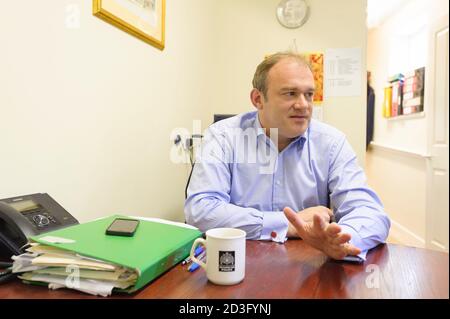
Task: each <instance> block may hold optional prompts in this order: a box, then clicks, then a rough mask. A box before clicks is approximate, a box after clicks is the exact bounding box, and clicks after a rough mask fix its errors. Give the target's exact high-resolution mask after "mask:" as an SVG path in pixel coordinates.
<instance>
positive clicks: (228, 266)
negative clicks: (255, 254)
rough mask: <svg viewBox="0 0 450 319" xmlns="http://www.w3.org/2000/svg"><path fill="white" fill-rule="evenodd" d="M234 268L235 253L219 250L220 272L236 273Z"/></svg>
mask: <svg viewBox="0 0 450 319" xmlns="http://www.w3.org/2000/svg"><path fill="white" fill-rule="evenodd" d="M234 266H235V259H234V251H220V250H219V271H224V272H230V271H234Z"/></svg>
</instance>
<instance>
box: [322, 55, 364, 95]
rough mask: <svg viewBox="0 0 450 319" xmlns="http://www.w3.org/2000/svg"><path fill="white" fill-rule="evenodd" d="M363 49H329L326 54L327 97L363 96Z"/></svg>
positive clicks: (325, 89)
mask: <svg viewBox="0 0 450 319" xmlns="http://www.w3.org/2000/svg"><path fill="white" fill-rule="evenodd" d="M361 54H362V52H361V48H349V49H328V50H327V51H326V52H325V59H324V62H325V74H324V76H325V87H324V91H325V92H324V93H325V96H326V97H332V96H361V76H362V73H361V72H362V71H361V58H362V56H361Z"/></svg>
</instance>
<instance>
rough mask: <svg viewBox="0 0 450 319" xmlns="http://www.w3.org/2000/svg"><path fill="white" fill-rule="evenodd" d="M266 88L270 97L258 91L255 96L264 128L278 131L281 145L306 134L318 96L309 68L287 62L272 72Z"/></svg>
mask: <svg viewBox="0 0 450 319" xmlns="http://www.w3.org/2000/svg"><path fill="white" fill-rule="evenodd" d="M266 85H267V94H266V97H264V96H263V94H262V92H259V91H257V90H256V91H257V92H252V101H253V102H254V105H255V106H256V107H257V108H258V110H259V119H260V121H261V125H262V127H264V128H266V129H268V128H278V140H279V142H281V143H285V142H286V141H289V140H291V139H293V138H295V137H297V136H299V135H301V134H303V133H304V132H305V131H306V129H307V128H308V125H309V122H310V121H311V115H312V106H313V104H312V101H313V96H314V77H313V74H312V73H311V71H310V70H309V68H308V67H307V66H305V65H301V64H299V62H297V61H295V60H294V59H289V58H286V59H283V60H281V61H279V62H278V63H277V64H275V65H274V66H273V67H272V68H271V69H270V71H269V73H268V76H267V83H266ZM258 93H259V94H258ZM254 95H255V96H254ZM254 97H256V99H255V100H254V99H253V98H254Z"/></svg>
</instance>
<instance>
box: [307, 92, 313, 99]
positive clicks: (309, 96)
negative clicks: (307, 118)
mask: <svg viewBox="0 0 450 319" xmlns="http://www.w3.org/2000/svg"><path fill="white" fill-rule="evenodd" d="M305 95H306V98H307V99H312V98H313V97H314V93H313V92H309V93H306V94H305Z"/></svg>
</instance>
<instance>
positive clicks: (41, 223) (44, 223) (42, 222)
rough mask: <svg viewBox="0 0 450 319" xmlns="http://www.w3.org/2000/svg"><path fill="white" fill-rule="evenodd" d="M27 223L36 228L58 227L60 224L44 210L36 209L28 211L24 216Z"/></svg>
mask: <svg viewBox="0 0 450 319" xmlns="http://www.w3.org/2000/svg"><path fill="white" fill-rule="evenodd" d="M24 215H25V216H26V217H27V218H28V220H29V221H31V222H32V223H33V224H34V225H35V226H37V227H38V228H43V227H48V226H51V225H52V224H53V225H59V224H60V223H59V222H58V221H57V220H56V219H55V218H54V217H53V216H52V215H50V214H49V213H47V212H46V211H45V210H44V209H42V208H38V209H33V210H29V211H27V212H26V213H25V214H24Z"/></svg>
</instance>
